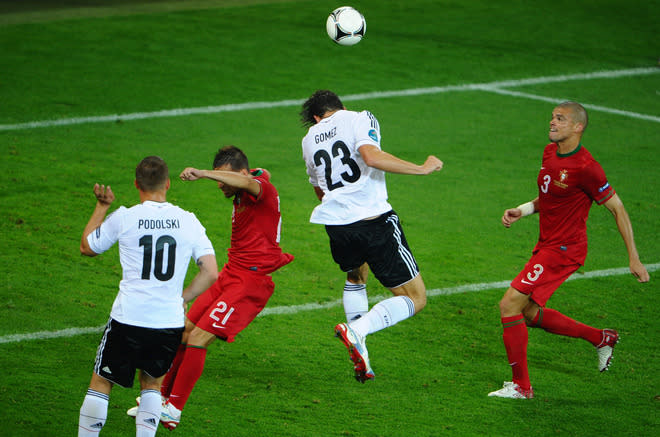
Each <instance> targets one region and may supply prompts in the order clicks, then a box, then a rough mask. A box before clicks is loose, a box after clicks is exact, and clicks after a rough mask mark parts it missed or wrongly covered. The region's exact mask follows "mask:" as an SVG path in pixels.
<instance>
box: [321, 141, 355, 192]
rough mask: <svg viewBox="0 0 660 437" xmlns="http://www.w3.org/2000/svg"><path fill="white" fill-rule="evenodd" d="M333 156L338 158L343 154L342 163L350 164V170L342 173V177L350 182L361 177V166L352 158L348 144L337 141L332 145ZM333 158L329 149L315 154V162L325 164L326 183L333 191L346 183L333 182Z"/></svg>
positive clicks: (329, 189)
mask: <svg viewBox="0 0 660 437" xmlns="http://www.w3.org/2000/svg"><path fill="white" fill-rule="evenodd" d="M331 150H332V158H337V157H339V155H341V158H340V159H341V163H342V164H343V165H346V166H348V169H349V170H350V172H348V171H345V172H343V173H341V175H340V176H341V178H342V179H343V180H344V181H346V182H348V183H353V182H355V181H357V180H358V179H360V175H361V172H360V166H358V164H357V162H355V160H354V159H353V158H351V151H350V150H348V146H346V143H344V142H343V141H337V142H336V143H334V144H333V145H332V149H331ZM332 158H331V157H330V154H329V153H328V151H327V150H324V149H320V150H317V152H316V153H315V154H314V164H316V166H317V167H318V166H320V165H321V164H323V165H324V166H325V183H326V185H327V186H328V191H332V190H334V189H336V188H341V187H343V186H344V184H343V183H342V182H341V181H336V182H333V180H332Z"/></svg>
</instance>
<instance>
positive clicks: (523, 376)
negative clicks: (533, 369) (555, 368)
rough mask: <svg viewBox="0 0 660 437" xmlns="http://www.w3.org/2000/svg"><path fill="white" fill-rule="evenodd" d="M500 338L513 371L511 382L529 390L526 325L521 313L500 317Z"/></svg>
mask: <svg viewBox="0 0 660 437" xmlns="http://www.w3.org/2000/svg"><path fill="white" fill-rule="evenodd" d="M502 327H503V328H504V330H503V331H502V340H504V347H505V348H506V355H507V357H508V358H509V365H510V366H511V371H512V372H513V382H514V383H516V384H518V385H519V386H520V388H521V389H523V390H529V389H530V388H531V384H530V382H529V372H528V370H527V341H528V335H527V325H526V324H525V318H524V317H523V315H522V314H518V315H516V316H512V317H502Z"/></svg>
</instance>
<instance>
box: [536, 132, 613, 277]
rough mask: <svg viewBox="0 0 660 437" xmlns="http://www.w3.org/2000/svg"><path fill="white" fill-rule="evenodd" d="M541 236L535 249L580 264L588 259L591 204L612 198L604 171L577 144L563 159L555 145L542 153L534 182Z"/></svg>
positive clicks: (551, 145)
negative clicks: (550, 250)
mask: <svg viewBox="0 0 660 437" xmlns="http://www.w3.org/2000/svg"><path fill="white" fill-rule="evenodd" d="M537 182H538V186H539V227H540V235H539V241H538V243H537V245H536V248H541V247H553V248H556V249H559V250H561V251H564V252H565V253H566V255H567V256H568V257H569V258H571V259H572V260H574V261H577V262H579V263H580V264H582V263H583V262H584V259H585V258H586V256H587V217H588V216H589V209H590V208H591V204H592V202H594V201H595V202H596V203H597V204H599V205H601V204H603V203H604V202H606V201H607V200H608V199H610V198H611V197H612V196H613V195H614V189H613V188H612V187H611V186H610V184H609V183H608V182H607V177H606V176H605V172H604V171H603V168H602V167H601V166H600V164H598V162H596V160H595V159H594V158H593V156H591V153H589V151H588V150H587V149H585V148H584V147H582V145H581V144H580V145H579V146H578V147H577V149H576V150H575V151H573V152H571V153H568V154H565V155H562V154H560V153H559V151H558V146H557V144H556V143H550V144H548V145H547V146H546V147H545V150H544V151H543V163H542V165H541V171H540V172H539V176H538V179H537Z"/></svg>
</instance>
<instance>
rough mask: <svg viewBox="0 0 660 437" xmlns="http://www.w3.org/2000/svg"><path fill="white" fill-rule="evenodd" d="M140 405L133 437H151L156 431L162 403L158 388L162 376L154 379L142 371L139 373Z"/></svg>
mask: <svg viewBox="0 0 660 437" xmlns="http://www.w3.org/2000/svg"><path fill="white" fill-rule="evenodd" d="M139 379H140V389H141V390H140V405H139V406H138V410H137V415H136V417H135V436H136V437H153V436H155V435H156V431H157V430H158V423H159V422H160V415H161V411H162V406H163V401H162V397H161V395H160V386H161V384H162V381H163V376H161V377H159V378H154V377H152V376H151V375H149V374H148V373H147V372H145V371H144V370H140V372H139Z"/></svg>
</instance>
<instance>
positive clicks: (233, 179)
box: [179, 167, 261, 196]
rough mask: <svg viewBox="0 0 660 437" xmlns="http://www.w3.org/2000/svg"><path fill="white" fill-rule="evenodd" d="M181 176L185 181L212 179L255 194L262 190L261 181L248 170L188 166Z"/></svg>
mask: <svg viewBox="0 0 660 437" xmlns="http://www.w3.org/2000/svg"><path fill="white" fill-rule="evenodd" d="M179 177H180V178H181V179H182V180H184V181H196V180H198V179H202V178H205V179H211V180H213V181H216V182H221V183H223V184H225V185H229V186H231V187H234V188H238V189H239V190H246V191H247V192H249V193H250V194H252V195H253V196H257V195H259V193H260V192H261V185H259V182H257V181H256V180H255V179H254V178H253V177H252V175H250V174H249V173H248V171H247V170H241V171H230V170H198V169H196V168H192V167H188V168H186V169H184V170H183V171H182V172H181V175H179Z"/></svg>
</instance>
